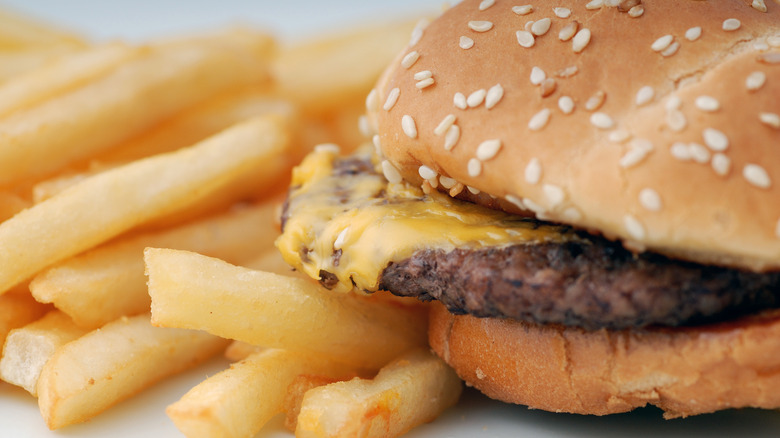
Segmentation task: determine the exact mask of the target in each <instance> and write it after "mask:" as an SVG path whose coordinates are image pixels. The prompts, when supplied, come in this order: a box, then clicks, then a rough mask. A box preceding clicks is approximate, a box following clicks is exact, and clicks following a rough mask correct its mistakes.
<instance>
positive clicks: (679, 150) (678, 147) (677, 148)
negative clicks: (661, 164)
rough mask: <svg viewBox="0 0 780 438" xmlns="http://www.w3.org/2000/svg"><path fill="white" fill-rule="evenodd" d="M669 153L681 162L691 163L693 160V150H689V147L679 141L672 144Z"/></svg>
mask: <svg viewBox="0 0 780 438" xmlns="http://www.w3.org/2000/svg"><path fill="white" fill-rule="evenodd" d="M669 152H670V153H671V154H672V156H673V157H674V158H676V159H678V160H680V161H690V160H691V158H692V157H691V150H690V149H689V148H688V145H687V144H685V143H683V142H681V141H678V142H675V143H674V144H672V147H671V148H670V149H669Z"/></svg>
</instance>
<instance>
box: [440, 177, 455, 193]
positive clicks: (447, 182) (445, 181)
mask: <svg viewBox="0 0 780 438" xmlns="http://www.w3.org/2000/svg"><path fill="white" fill-rule="evenodd" d="M439 182H440V183H441V186H442V187H444V188H445V189H448V190H449V189H451V188H453V187H455V184H457V183H458V181H457V180H455V178H450V177H447V176H444V175H442V176H440V177H439Z"/></svg>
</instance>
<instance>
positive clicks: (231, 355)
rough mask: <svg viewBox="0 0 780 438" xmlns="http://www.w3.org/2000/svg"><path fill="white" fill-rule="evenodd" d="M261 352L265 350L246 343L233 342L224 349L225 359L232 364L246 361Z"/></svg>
mask: <svg viewBox="0 0 780 438" xmlns="http://www.w3.org/2000/svg"><path fill="white" fill-rule="evenodd" d="M263 350H266V348H265V347H258V346H257V345H252V344H247V343H246V342H241V341H233V342H231V343H230V345H228V347H227V348H226V349H225V358H226V359H229V360H231V361H233V362H238V361H240V360H244V359H246V358H247V357H249V356H251V355H252V354H254V353H259V352H261V351H263Z"/></svg>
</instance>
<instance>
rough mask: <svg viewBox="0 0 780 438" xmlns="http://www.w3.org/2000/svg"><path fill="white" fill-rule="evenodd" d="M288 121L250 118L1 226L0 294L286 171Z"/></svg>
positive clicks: (91, 180) (72, 191)
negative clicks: (136, 230) (239, 184)
mask: <svg viewBox="0 0 780 438" xmlns="http://www.w3.org/2000/svg"><path fill="white" fill-rule="evenodd" d="M289 144H290V143H289V138H288V134H287V131H286V129H285V126H284V120H282V119H279V118H277V117H262V118H257V119H251V120H249V121H247V122H245V123H242V124H240V125H237V126H235V127H233V128H231V129H228V130H226V131H224V132H222V133H220V134H218V135H216V136H214V137H211V138H209V139H207V140H204V141H203V142H201V143H198V144H197V145H195V146H192V147H190V148H186V149H182V150H179V151H176V152H172V153H169V154H164V155H159V156H155V157H151V158H148V159H145V160H140V161H137V162H133V163H131V164H128V165H126V166H122V167H120V168H117V169H114V170H112V171H108V172H104V173H101V174H99V175H96V176H94V177H92V178H89V179H88V180H85V181H83V182H82V183H80V184H78V185H76V186H73V187H71V188H70V189H68V190H66V191H64V192H62V193H60V194H59V195H58V196H55V197H53V198H50V199H48V200H46V201H44V202H41V203H40V204H36V205H35V206H33V207H31V208H29V209H27V210H24V211H22V212H20V213H19V214H17V215H16V216H14V217H12V218H11V219H9V220H7V221H5V222H3V223H2V224H0V266H3V269H2V270H0V292H3V291H5V290H7V289H8V288H10V287H11V286H13V285H14V284H16V283H19V282H21V281H22V280H24V279H25V278H29V277H30V276H32V275H33V274H35V273H36V272H38V271H40V270H41V269H43V268H45V267H47V266H49V265H51V264H53V263H56V262H59V261H61V260H64V259H65V258H67V257H70V256H73V255H75V254H77V253H80V252H82V251H84V250H86V249H89V248H92V247H94V246H96V245H97V244H100V243H102V242H105V241H106V240H108V239H110V238H112V237H114V236H116V235H118V234H119V233H122V232H124V231H126V230H128V229H130V228H133V227H134V226H137V225H139V224H142V223H144V222H147V221H149V220H152V219H155V218H158V217H162V216H164V215H166V214H170V213H172V212H175V211H177V210H180V209H184V208H186V207H187V206H190V205H192V204H194V203H196V202H198V201H199V200H200V199H203V198H204V197H206V196H207V195H209V194H210V193H212V192H216V191H218V190H219V189H220V188H221V187H224V186H225V185H228V184H229V183H230V182H231V181H233V180H236V179H241V178H242V177H244V175H246V174H247V173H252V174H255V175H256V176H254V178H260V179H261V180H262V179H263V178H266V177H269V178H271V177H275V174H276V173H277V172H278V171H279V169H284V168H285V166H287V160H288V158H287V157H285V153H286V150H287V148H288V147H289Z"/></svg>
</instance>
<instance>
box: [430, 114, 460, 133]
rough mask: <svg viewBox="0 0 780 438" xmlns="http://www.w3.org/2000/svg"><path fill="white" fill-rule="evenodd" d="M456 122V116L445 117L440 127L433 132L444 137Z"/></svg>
mask: <svg viewBox="0 0 780 438" xmlns="http://www.w3.org/2000/svg"><path fill="white" fill-rule="evenodd" d="M455 120H456V118H455V114H448V115H447V116H446V117H444V119H442V121H441V122H440V123H439V125H438V126H436V129H434V130H433V133H434V134H436V135H444V133H446V132H447V130H448V129H450V126H452V124H453V123H455Z"/></svg>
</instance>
